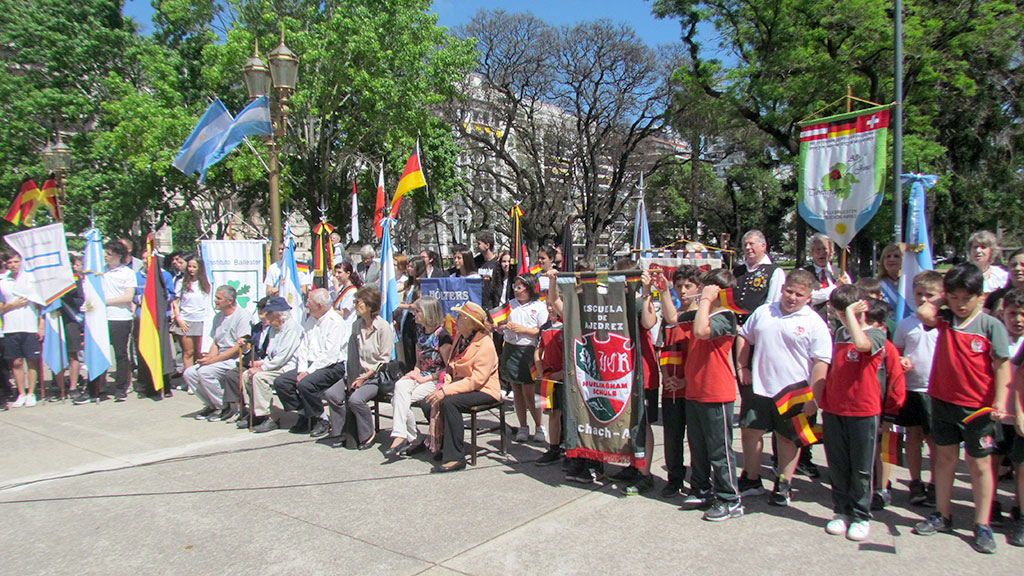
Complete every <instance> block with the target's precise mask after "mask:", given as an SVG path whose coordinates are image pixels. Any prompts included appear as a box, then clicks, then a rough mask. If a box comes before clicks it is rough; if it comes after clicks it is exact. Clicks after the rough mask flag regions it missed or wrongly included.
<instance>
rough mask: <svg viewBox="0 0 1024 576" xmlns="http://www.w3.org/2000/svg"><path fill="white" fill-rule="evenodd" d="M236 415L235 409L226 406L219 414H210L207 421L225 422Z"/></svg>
mask: <svg viewBox="0 0 1024 576" xmlns="http://www.w3.org/2000/svg"><path fill="white" fill-rule="evenodd" d="M234 413H235V411H234V409H233V408H231V407H230V406H226V407H224V408H221V410H220V411H219V412H215V413H213V414H210V415H209V416H208V417H207V418H206V421H207V422H223V421H224V420H227V419H228V418H231V415H232V414H234Z"/></svg>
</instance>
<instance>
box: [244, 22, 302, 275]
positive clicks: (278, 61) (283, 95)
mask: <svg viewBox="0 0 1024 576" xmlns="http://www.w3.org/2000/svg"><path fill="white" fill-rule="evenodd" d="M298 73H299V58H298V57H297V56H296V55H295V53H294V52H292V51H291V50H289V49H288V47H287V46H285V45H284V26H282V27H281V44H279V45H278V47H277V48H274V50H273V51H271V52H270V66H269V67H268V66H267V65H266V64H265V63H264V62H263V60H261V59H260V57H259V43H258V41H257V43H256V49H255V51H254V53H253V56H252V58H250V59H249V60H248V61H247V62H246V63H245V65H244V66H243V67H242V77H243V79H244V80H245V89H246V91H247V92H248V93H249V99H250V100H255V99H256V98H259V97H260V96H263V95H270V96H272V98H271V99H270V100H271V106H270V114H271V121H272V122H273V125H274V130H273V134H272V135H271V136H269V137H268V138H267V148H268V150H269V152H270V165H269V168H270V253H271V254H272V255H274V256H273V257H275V258H276V257H277V251H278V248H279V247H280V246H281V187H280V181H281V180H280V179H281V165H280V162H279V154H280V147H279V146H278V144H277V140H278V139H280V138H283V137H284V135H285V133H286V131H287V126H288V97H289V96H290V95H291V93H292V91H293V90H295V83H296V80H297V79H298ZM274 96H276V97H274Z"/></svg>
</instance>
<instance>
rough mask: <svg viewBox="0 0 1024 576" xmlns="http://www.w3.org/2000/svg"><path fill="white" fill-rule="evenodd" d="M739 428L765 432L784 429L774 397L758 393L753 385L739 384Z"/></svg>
mask: <svg viewBox="0 0 1024 576" xmlns="http://www.w3.org/2000/svg"><path fill="white" fill-rule="evenodd" d="M740 428H743V429H749V430H764V431H765V432H776V431H784V430H786V428H785V426H784V425H783V421H782V416H781V415H779V409H778V407H776V406H775V399H774V398H768V397H767V396H760V395H758V394H757V393H755V392H754V387H753V386H740Z"/></svg>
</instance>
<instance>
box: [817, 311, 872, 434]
mask: <svg viewBox="0 0 1024 576" xmlns="http://www.w3.org/2000/svg"><path fill="white" fill-rule="evenodd" d="M864 334H865V335H866V336H867V337H868V340H870V341H871V352H860V351H859V350H857V349H856V348H854V346H853V341H852V338H851V337H850V333H849V332H848V331H847V330H846V328H844V327H841V328H839V330H837V331H836V337H835V344H834V345H833V346H832V364H831V365H830V366H829V370H828V376H826V377H825V387H824V389H823V390H822V393H821V399H820V400H819V402H818V405H819V406H820V407H821V409H822V411H824V412H828V413H829V414H835V415H837V416H878V415H879V414H881V413H882V384H881V382H879V380H878V374H879V370H881V368H882V360H883V359H884V358H883V356H884V353H885V352H884V350H885V332H884V331H882V330H881V329H879V328H868V329H867V330H865V331H864Z"/></svg>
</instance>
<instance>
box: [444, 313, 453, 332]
mask: <svg viewBox="0 0 1024 576" xmlns="http://www.w3.org/2000/svg"><path fill="white" fill-rule="evenodd" d="M444 329H445V331H446V332H448V335H449V336H451V337H452V338H454V337H455V317H454V316H452V315H451V314H448V315H447V316H445V317H444Z"/></svg>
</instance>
